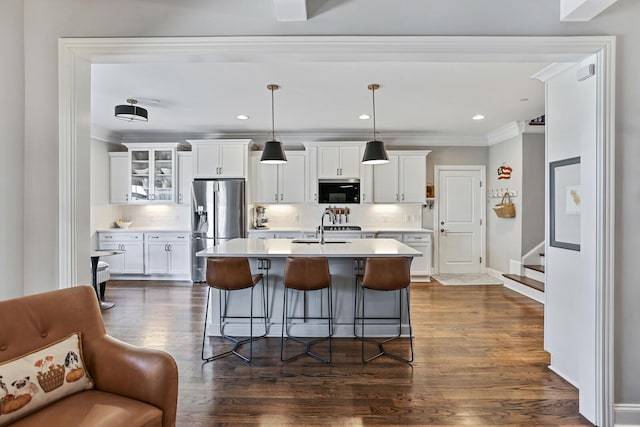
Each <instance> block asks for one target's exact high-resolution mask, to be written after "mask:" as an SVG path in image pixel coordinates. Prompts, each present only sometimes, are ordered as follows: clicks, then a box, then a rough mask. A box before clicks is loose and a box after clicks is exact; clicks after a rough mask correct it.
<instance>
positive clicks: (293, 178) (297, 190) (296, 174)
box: [251, 151, 306, 203]
mask: <svg viewBox="0 0 640 427" xmlns="http://www.w3.org/2000/svg"><path fill="white" fill-rule="evenodd" d="M261 155H262V153H261V152H256V153H253V154H252V155H251V165H252V167H251V169H252V177H253V180H252V183H253V189H254V192H253V197H252V199H253V202H254V203H304V202H305V182H306V179H305V176H306V175H305V164H306V156H305V154H304V152H296V151H287V152H286V155H287V163H283V164H280V165H270V164H263V163H260V156H261Z"/></svg>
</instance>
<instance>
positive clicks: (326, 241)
mask: <svg viewBox="0 0 640 427" xmlns="http://www.w3.org/2000/svg"><path fill="white" fill-rule="evenodd" d="M291 243H302V244H307V245H311V244H314V243H320V240H317V239H293V240H292V241H291ZM324 243H325V244H327V245H328V244H334V243H349V242H348V241H346V240H325V241H324Z"/></svg>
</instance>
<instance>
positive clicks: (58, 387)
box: [0, 333, 93, 426]
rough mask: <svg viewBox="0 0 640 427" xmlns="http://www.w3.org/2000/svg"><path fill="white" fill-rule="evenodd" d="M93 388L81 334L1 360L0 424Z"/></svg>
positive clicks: (6, 423)
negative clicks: (6, 360) (83, 357)
mask: <svg viewBox="0 0 640 427" xmlns="http://www.w3.org/2000/svg"><path fill="white" fill-rule="evenodd" d="M90 388H93V381H92V380H91V378H90V377H89V373H88V372H87V370H86V368H85V365H84V361H83V360H82V344H81V340H80V334H77V333H76V334H72V335H69V336H68V337H67V338H63V339H62V340H60V341H57V342H55V343H53V344H50V345H48V346H47V347H43V348H40V349H38V350H34V351H32V352H31V353H28V354H25V355H23V356H20V357H18V358H15V359H13V360H10V361H8V362H4V363H2V364H0V426H4V425H8V424H9V423H11V422H13V421H15V420H17V419H18V418H22V417H24V416H25V415H28V414H30V413H31V412H34V411H36V410H37V409H38V408H41V407H43V406H45V405H49V404H51V403H52V402H55V401H56V400H59V399H62V398H63V397H65V396H68V395H70V394H73V393H77V392H79V391H82V390H86V389H90Z"/></svg>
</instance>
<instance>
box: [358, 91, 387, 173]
mask: <svg viewBox="0 0 640 427" xmlns="http://www.w3.org/2000/svg"><path fill="white" fill-rule="evenodd" d="M379 88H380V85H379V84H376V83H374V84H370V85H369V86H367V89H369V90H370V91H371V95H372V97H373V141H369V142H367V145H366V146H365V148H364V156H363V157H362V163H363V164H365V165H381V164H384V163H389V156H387V150H385V149H384V143H383V142H382V141H378V139H377V133H376V89H379Z"/></svg>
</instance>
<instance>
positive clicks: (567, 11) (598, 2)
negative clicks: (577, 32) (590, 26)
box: [560, 0, 618, 22]
mask: <svg viewBox="0 0 640 427" xmlns="http://www.w3.org/2000/svg"><path fill="white" fill-rule="evenodd" d="M617 1H618V0H560V21H563V22H572V21H573V22H575V21H591V20H592V19H593V18H595V17H596V16H598V15H600V13H602V12H603V11H604V10H605V9H607V8H608V7H609V6H611V5H612V4H614V3H615V2H617Z"/></svg>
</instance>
